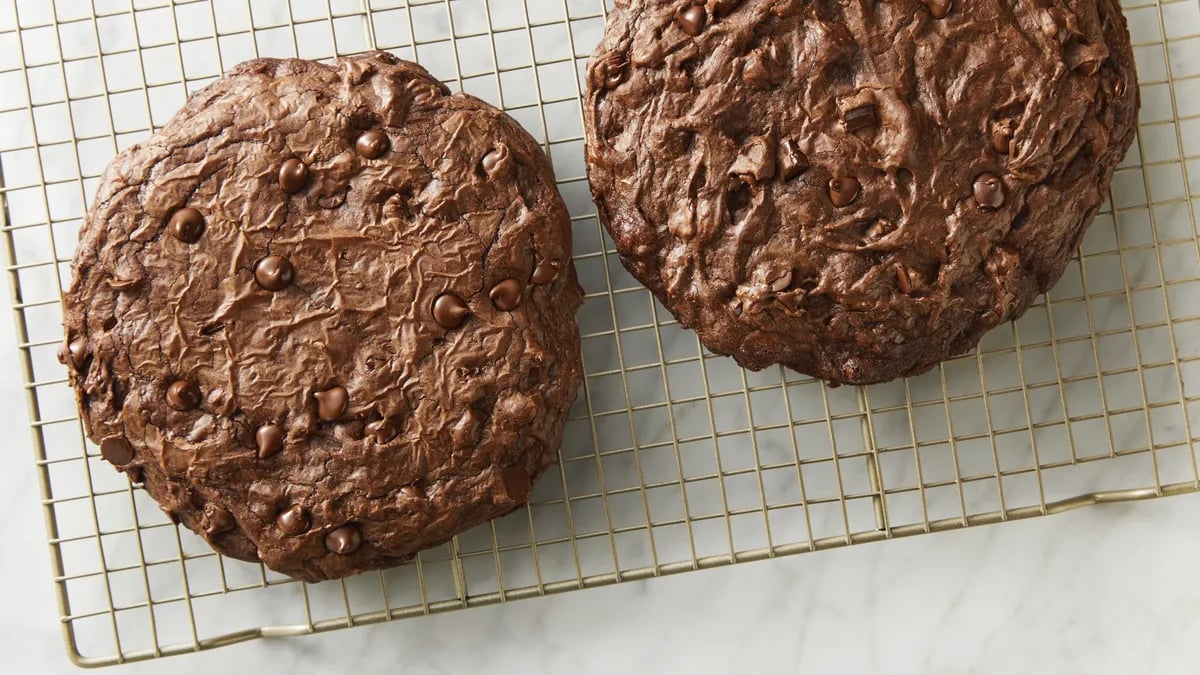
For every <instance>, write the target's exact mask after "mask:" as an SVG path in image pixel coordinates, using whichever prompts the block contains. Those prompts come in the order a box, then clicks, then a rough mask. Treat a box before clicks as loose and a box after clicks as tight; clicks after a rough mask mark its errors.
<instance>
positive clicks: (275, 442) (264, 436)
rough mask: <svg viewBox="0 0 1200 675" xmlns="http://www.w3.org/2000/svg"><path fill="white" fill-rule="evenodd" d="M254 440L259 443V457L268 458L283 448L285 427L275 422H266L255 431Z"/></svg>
mask: <svg viewBox="0 0 1200 675" xmlns="http://www.w3.org/2000/svg"><path fill="white" fill-rule="evenodd" d="M254 441H255V443H257V444H258V458H259V459H266V458H268V457H272V456H274V455H276V454H278V453H279V451H280V450H283V429H280V428H279V427H278V426H277V425H274V424H264V425H262V426H261V427H259V428H258V431H256V432H254Z"/></svg>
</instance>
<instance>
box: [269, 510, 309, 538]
mask: <svg viewBox="0 0 1200 675" xmlns="http://www.w3.org/2000/svg"><path fill="white" fill-rule="evenodd" d="M275 523H276V524H277V525H278V526H279V529H280V530H283V533H284V534H287V535H291V536H293V537H294V536H296V535H297V534H304V533H305V532H308V528H309V527H312V520H311V519H310V518H309V517H308V511H306V510H304V507H303V506H300V505H299V504H292V505H291V506H289V507H288V508H286V509H284V510H282V511H280V512H279V516H277V517H276V518H275Z"/></svg>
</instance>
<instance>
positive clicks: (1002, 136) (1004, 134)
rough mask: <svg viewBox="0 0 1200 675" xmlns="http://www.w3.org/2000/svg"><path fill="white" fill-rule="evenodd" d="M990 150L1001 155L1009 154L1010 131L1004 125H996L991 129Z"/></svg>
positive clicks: (1010, 147)
mask: <svg viewBox="0 0 1200 675" xmlns="http://www.w3.org/2000/svg"><path fill="white" fill-rule="evenodd" d="M992 150H995V151H996V152H997V153H998V154H1001V155H1008V154H1011V153H1012V132H1010V131H1009V130H1008V129H1007V128H1004V127H996V128H995V129H994V130H993V131H992Z"/></svg>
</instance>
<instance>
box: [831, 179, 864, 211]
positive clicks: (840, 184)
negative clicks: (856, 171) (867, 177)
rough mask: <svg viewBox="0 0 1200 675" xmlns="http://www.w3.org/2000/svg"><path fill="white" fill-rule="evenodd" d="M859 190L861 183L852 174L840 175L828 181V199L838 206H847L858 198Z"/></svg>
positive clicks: (860, 189)
mask: <svg viewBox="0 0 1200 675" xmlns="http://www.w3.org/2000/svg"><path fill="white" fill-rule="evenodd" d="M861 191H862V183H859V182H858V179H857V178H855V177H853V176H842V177H839V178H834V179H833V180H831V181H829V201H831V202H833V205H834V206H836V207H838V208H841V207H843V206H849V205H850V204H851V203H853V202H854V200H855V199H858V194H859V192H861Z"/></svg>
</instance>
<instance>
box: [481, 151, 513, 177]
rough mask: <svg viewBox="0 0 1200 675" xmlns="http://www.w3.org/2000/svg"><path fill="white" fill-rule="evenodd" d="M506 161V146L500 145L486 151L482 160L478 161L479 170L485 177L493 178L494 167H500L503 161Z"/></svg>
mask: <svg viewBox="0 0 1200 675" xmlns="http://www.w3.org/2000/svg"><path fill="white" fill-rule="evenodd" d="M506 159H508V146H507V145H504V144H501V145H498V146H496V147H494V148H492V149H491V150H489V151H488V153H487V154H486V155H484V156H483V159H481V160H479V170H480V171H482V172H483V174H484V175H485V176H493V175H495V173H496V167H498V166H500V165H501V164H502V163H503V162H504V160H506Z"/></svg>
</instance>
